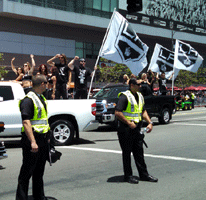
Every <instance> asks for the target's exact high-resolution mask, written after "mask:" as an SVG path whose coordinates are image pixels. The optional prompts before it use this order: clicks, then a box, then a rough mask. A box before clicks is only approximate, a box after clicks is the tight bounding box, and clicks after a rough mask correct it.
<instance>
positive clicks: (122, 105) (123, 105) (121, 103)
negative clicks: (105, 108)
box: [115, 93, 145, 128]
mask: <svg viewBox="0 0 206 200" xmlns="http://www.w3.org/2000/svg"><path fill="white" fill-rule="evenodd" d="M134 96H135V99H136V101H137V104H138V103H139V96H138V95H137V93H136V94H135V95H134ZM127 104H128V99H127V97H126V96H125V95H124V94H122V95H120V97H119V100H118V102H117V105H116V108H115V110H117V111H120V112H123V111H124V110H126V109H127ZM144 111H145V107H144V106H143V110H142V112H144ZM119 123H120V124H119V125H120V127H121V126H122V125H123V126H125V125H126V124H124V123H123V122H122V121H120V120H119ZM126 126H128V125H126ZM141 126H142V121H141V122H140V123H138V128H141Z"/></svg>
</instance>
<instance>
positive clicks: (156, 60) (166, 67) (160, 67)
mask: <svg viewBox="0 0 206 200" xmlns="http://www.w3.org/2000/svg"><path fill="white" fill-rule="evenodd" d="M173 66H174V52H172V51H170V50H168V49H166V48H165V47H163V46H161V45H160V44H156V45H155V49H154V52H153V55H152V59H151V61H150V65H149V68H148V70H149V69H151V70H152V71H153V72H158V73H162V72H164V73H165V78H167V79H169V78H170V76H171V75H172V73H173V72H174V78H176V77H177V75H178V73H179V70H178V69H175V70H174V69H173Z"/></svg>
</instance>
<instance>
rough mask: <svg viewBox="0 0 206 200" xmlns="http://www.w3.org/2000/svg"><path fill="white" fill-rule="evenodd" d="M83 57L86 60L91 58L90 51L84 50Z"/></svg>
mask: <svg viewBox="0 0 206 200" xmlns="http://www.w3.org/2000/svg"><path fill="white" fill-rule="evenodd" d="M85 57H86V58H92V51H91V50H85Z"/></svg>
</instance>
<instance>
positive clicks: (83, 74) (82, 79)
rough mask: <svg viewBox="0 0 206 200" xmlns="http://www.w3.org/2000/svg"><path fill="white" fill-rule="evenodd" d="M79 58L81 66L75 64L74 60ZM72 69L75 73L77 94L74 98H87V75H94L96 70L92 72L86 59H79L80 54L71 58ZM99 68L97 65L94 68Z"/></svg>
mask: <svg viewBox="0 0 206 200" xmlns="http://www.w3.org/2000/svg"><path fill="white" fill-rule="evenodd" d="M75 60H79V66H74V61H75ZM69 64H70V69H71V70H73V71H74V73H75V94H74V99H86V98H87V77H89V76H91V77H92V75H93V73H94V72H91V70H90V69H89V68H87V67H86V61H85V59H84V58H81V59H79V57H78V56H75V58H74V59H73V60H71V62H70V63H69ZM96 69H97V66H95V67H94V70H96Z"/></svg>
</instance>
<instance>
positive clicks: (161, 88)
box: [156, 72, 174, 95]
mask: <svg viewBox="0 0 206 200" xmlns="http://www.w3.org/2000/svg"><path fill="white" fill-rule="evenodd" d="M173 74H174V72H173V73H172V75H171V76H170V77H169V79H168V80H171V79H172V76H173ZM156 78H157V80H158V83H159V91H160V94H161V95H166V94H167V85H166V83H167V79H166V78H165V72H162V73H161V76H160V77H159V74H158V73H157V76H156Z"/></svg>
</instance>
